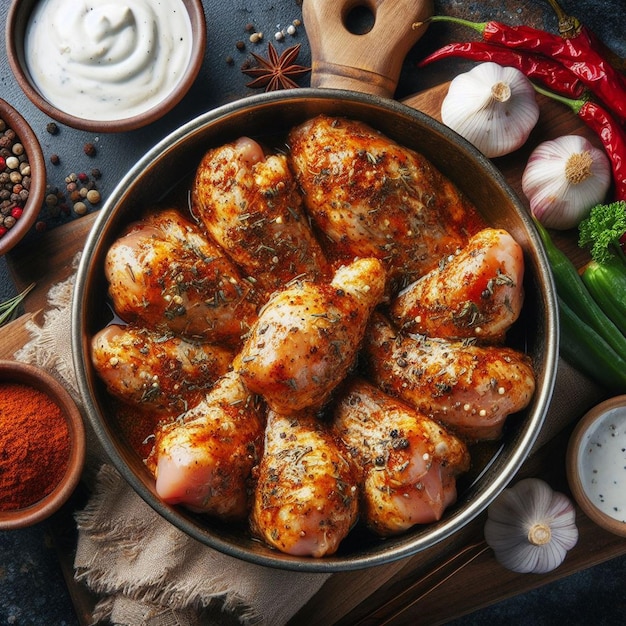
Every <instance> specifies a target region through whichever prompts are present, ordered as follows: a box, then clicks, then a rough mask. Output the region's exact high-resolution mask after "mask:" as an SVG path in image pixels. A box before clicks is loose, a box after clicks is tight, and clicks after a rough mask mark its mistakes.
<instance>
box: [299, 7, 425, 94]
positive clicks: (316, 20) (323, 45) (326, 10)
mask: <svg viewBox="0 0 626 626" xmlns="http://www.w3.org/2000/svg"><path fill="white" fill-rule="evenodd" d="M357 8H365V9H367V10H368V11H370V12H371V14H372V16H373V18H374V24H373V26H372V28H371V30H369V31H368V32H367V33H364V34H355V33H352V32H350V31H349V30H348V28H347V26H346V23H347V20H348V17H349V15H350V13H351V12H352V11H353V10H355V9H357ZM432 10H433V2H432V0H304V3H303V6H302V15H303V19H304V25H305V27H306V30H307V36H308V38H309V43H310V46H311V57H312V63H311V70H312V71H311V87H325V88H335V89H350V90H352V91H360V92H362V93H369V94H374V95H378V96H383V97H388V98H391V97H393V94H394V92H395V90H396V87H397V84H398V80H399V78H400V71H401V69H402V63H403V61H404V58H405V56H406V55H407V53H408V51H409V50H410V49H411V48H412V46H413V45H414V44H415V43H416V42H417V40H418V39H419V38H420V37H421V36H422V35H423V34H424V31H425V29H426V26H425V25H424V26H421V27H419V28H416V29H413V28H412V25H413V23H415V22H421V21H423V20H425V19H426V18H427V17H429V16H430V15H432Z"/></svg>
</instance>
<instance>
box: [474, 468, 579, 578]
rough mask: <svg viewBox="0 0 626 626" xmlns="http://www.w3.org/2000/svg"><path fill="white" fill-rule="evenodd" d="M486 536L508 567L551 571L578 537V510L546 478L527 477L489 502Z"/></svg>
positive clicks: (527, 570)
mask: <svg viewBox="0 0 626 626" xmlns="http://www.w3.org/2000/svg"><path fill="white" fill-rule="evenodd" d="M485 540H486V541H487V544H488V545H489V546H490V547H491V548H492V549H493V551H494V553H495V557H496V560H497V561H498V563H500V564H501V565H502V566H504V567H506V568H507V569H510V570H512V571H514V572H520V573H534V574H543V573H546V572H550V571H552V570H553V569H556V568H557V567H558V566H559V565H560V564H561V563H562V562H563V560H564V559H565V555H566V553H567V551H568V550H570V549H571V548H573V547H574V546H575V545H576V542H577V541H578V528H577V527H576V510H575V508H574V505H573V504H572V502H571V501H570V500H569V498H567V496H565V495H564V494H562V493H558V492H556V491H553V490H552V488H551V487H550V486H549V485H548V484H547V483H546V482H545V481H543V480H541V479H539V478H526V479H524V480H520V481H519V482H518V483H517V484H515V485H514V486H513V487H509V488H507V489H505V490H504V491H503V492H502V493H501V494H500V495H499V496H498V497H497V498H496V499H495V500H494V501H493V502H492V503H491V504H490V505H489V507H488V509H487V521H486V523H485Z"/></svg>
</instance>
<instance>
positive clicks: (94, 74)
mask: <svg viewBox="0 0 626 626" xmlns="http://www.w3.org/2000/svg"><path fill="white" fill-rule="evenodd" d="M6 46H7V56H8V59H9V63H10V65H11V69H12V71H13V73H14V75H15V77H16V79H17V81H18V83H19V85H20V87H21V88H22V90H23V91H24V93H25V94H26V95H27V96H28V98H29V99H30V100H31V101H32V102H33V103H34V104H35V105H36V106H37V107H38V108H39V109H41V110H42V111H43V112H44V113H46V114H47V115H49V116H50V117H52V118H53V119H55V120H57V121H60V122H62V123H64V124H66V125H68V126H71V127H73V128H78V129H82V130H89V131H94V132H120V131H126V130H132V129H135V128H139V127H141V126H145V125H147V124H150V123H151V122H153V121H155V120H157V119H159V118H160V117H162V116H163V115H164V114H165V113H167V112H168V111H170V110H171V109H172V108H173V107H174V106H175V105H176V104H178V102H180V100H181V99H182V98H183V96H184V95H185V94H186V93H187V91H188V90H189V88H190V87H191V85H192V83H193V82H194V80H195V79H196V77H197V75H198V72H199V71H200V67H201V65H202V61H203V58H204V52H205V48H206V24H205V16H204V9H203V7H202V2H201V1H200V0H89V1H87V0H23V1H22V2H14V3H12V4H11V7H10V9H9V13H8V16H7V27H6Z"/></svg>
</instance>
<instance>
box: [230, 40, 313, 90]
mask: <svg viewBox="0 0 626 626" xmlns="http://www.w3.org/2000/svg"><path fill="white" fill-rule="evenodd" d="M299 53H300V44H297V45H295V46H290V47H289V48H285V50H284V51H283V52H282V54H281V55H280V56H279V55H278V52H276V48H274V46H273V45H272V44H271V43H270V44H268V46H267V59H266V58H264V57H262V56H259V55H258V54H254V52H252V53H251V54H252V56H253V57H254V58H255V59H256V61H257V63H258V64H259V65H258V67H249V68H246V69H242V70H241V71H242V72H243V73H244V74H247V75H248V76H252V77H253V78H254V80H253V81H251V82H249V83H248V84H247V85H246V87H251V88H252V89H258V88H261V87H265V91H276V90H278V89H294V88H296V87H298V85H297V84H296V83H295V81H294V80H293V79H294V78H298V77H299V76H304V75H305V74H306V73H308V72H310V71H311V68H309V67H304V66H303V65H296V64H295V63H294V61H295V60H296V59H297V57H298V54H299Z"/></svg>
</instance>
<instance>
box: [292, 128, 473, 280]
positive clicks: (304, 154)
mask: <svg viewBox="0 0 626 626" xmlns="http://www.w3.org/2000/svg"><path fill="white" fill-rule="evenodd" d="M288 142H289V146H290V152H289V157H290V163H291V165H292V169H293V171H294V172H295V175H296V179H297V180H298V183H299V184H300V186H301V187H302V190H303V193H304V202H305V206H306V209H307V211H308V212H309V214H310V215H311V217H312V219H313V221H314V223H315V224H316V226H317V227H318V228H319V230H321V231H322V232H323V233H324V234H325V235H326V237H327V239H328V240H329V241H330V244H329V246H328V254H329V256H330V255H331V254H332V255H333V256H332V257H331V258H333V259H337V258H338V259H339V260H340V261H341V262H345V261H346V260H349V259H353V258H354V257H356V256H361V257H368V256H371V257H375V258H378V259H381V260H383V261H384V262H385V264H386V267H387V269H388V273H389V275H388V278H389V279H390V281H392V282H393V283H399V284H401V285H405V284H408V283H410V282H413V281H414V280H416V279H417V278H418V277H420V276H422V275H423V274H425V273H426V272H428V271H429V270H431V269H432V268H433V267H435V266H436V265H437V264H438V263H439V260H440V259H441V258H443V257H446V256H448V255H450V254H453V253H454V252H455V251H456V250H457V248H459V247H460V246H462V245H464V244H465V242H466V241H467V238H468V229H470V230H471V229H475V230H477V229H478V225H479V224H482V221H481V220H480V218H479V217H478V214H477V212H476V211H475V209H474V208H473V207H472V206H471V205H470V203H469V202H468V201H467V200H465V199H464V198H463V197H462V196H461V195H460V194H459V192H458V191H457V189H456V188H455V187H454V186H453V185H452V183H451V182H450V181H448V180H447V179H446V178H444V177H443V176H442V175H441V173H440V172H439V171H438V170H436V169H435V168H434V167H433V166H432V164H431V163H430V162H428V161H427V160H426V159H425V158H424V157H423V156H421V155H419V154H418V153H416V152H414V151H412V150H409V149H407V148H404V147H402V146H399V145H398V144H396V143H395V142H393V141H392V140H391V139H389V138H387V137H385V136H384V135H382V134H381V133H379V132H377V131H375V130H374V129H372V128H371V127H369V126H368V125H366V124H365V123H363V122H359V121H352V120H347V119H342V118H334V117H327V116H318V117H316V118H314V119H312V120H309V121H307V122H305V123H303V124H301V125H300V126H297V127H296V128H294V129H293V130H292V131H291V132H290V134H289V138H288Z"/></svg>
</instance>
